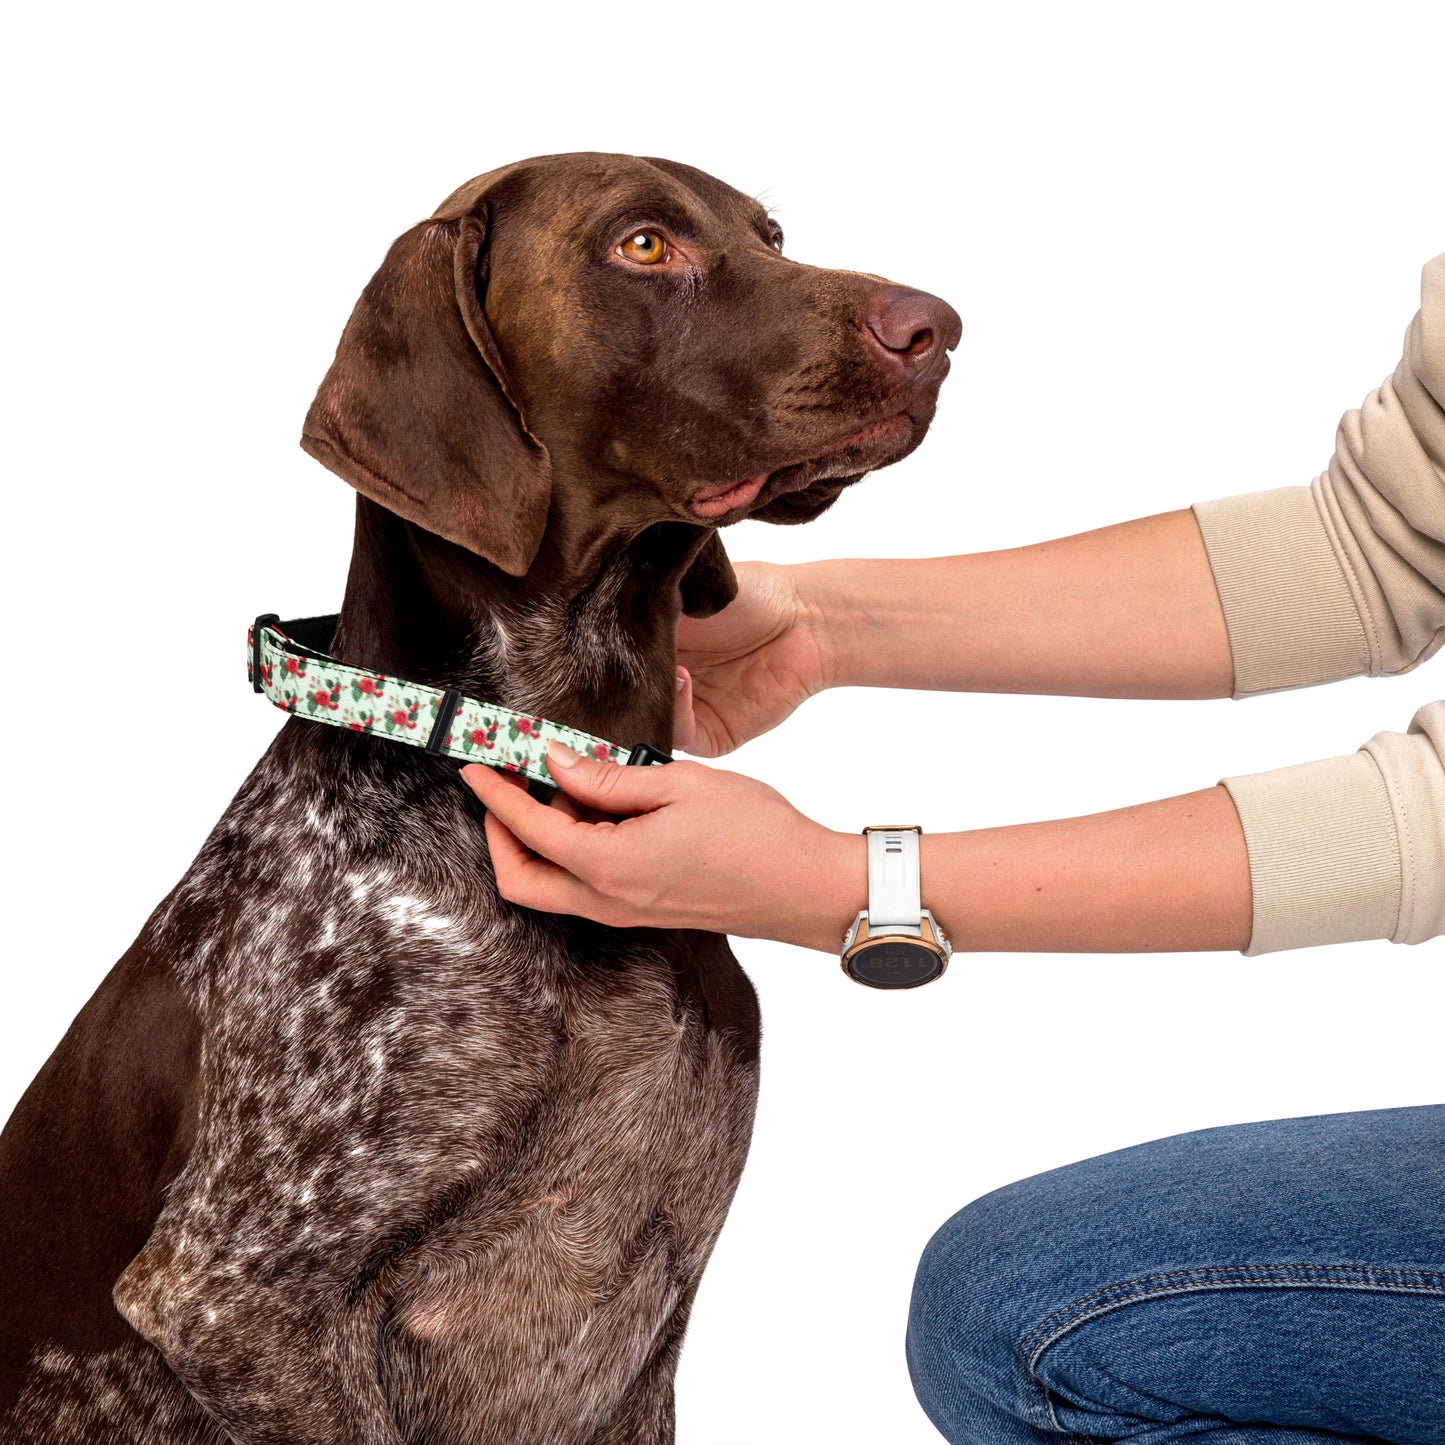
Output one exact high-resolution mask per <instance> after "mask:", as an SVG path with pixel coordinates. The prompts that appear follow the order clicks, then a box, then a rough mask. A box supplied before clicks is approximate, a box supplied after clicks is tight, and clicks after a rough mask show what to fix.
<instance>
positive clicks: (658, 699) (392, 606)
mask: <svg viewBox="0 0 1445 1445" xmlns="http://www.w3.org/2000/svg"><path fill="white" fill-rule="evenodd" d="M651 530H652V531H653V532H658V531H659V529H656V528H654V529H651ZM682 530H684V529H677V532H678V533H679V535H675V536H668V535H664V534H659V535H658V536H647V537H645V538H644V537H634V538H627V537H617V538H615V539H611V542H610V545H606V546H602V547H599V548H598V549H596V556H597V558H598V559H599V560H597V561H595V562H594V564H593V571H592V573H591V575H589V576H587V577H578V576H568V575H566V572H565V570H563V569H558V568H556V567H547V566H545V565H544V566H543V567H540V568H538V567H534V568H533V571H532V573H530V574H529V575H528V577H526V578H521V579H518V578H513V577H509V576H507V575H506V574H505V573H503V572H501V571H500V570H499V569H497V568H496V567H493V566H492V565H491V564H489V563H487V562H485V561H484V560H483V559H482V558H480V557H478V556H476V555H475V554H473V553H471V552H469V551H467V550H466V549H465V548H463V547H459V546H457V545H456V544H455V543H452V542H448V541H446V540H445V539H444V538H441V537H438V536H436V535H435V534H434V533H431V532H428V531H426V530H425V529H424V528H422V527H419V526H417V525H416V524H415V523H412V522H407V521H404V520H402V519H401V518H400V517H397V516H396V515H395V514H394V513H392V512H389V511H387V510H386V509H385V508H383V507H380V506H378V505H377V504H376V503H374V502H371V501H370V500H368V499H367V498H366V497H358V498H357V513H356V537H355V542H354V545H353V549H352V556H351V569H350V572H349V574H348V576H347V581H346V594H345V599H344V601H343V603H342V607H341V616H340V621H339V623H338V625H337V630H336V638H335V642H334V644H333V648H332V651H333V652H335V654H336V655H337V656H338V657H341V658H343V659H344V660H345V661H347V662H352V663H355V664H357V665H359V666H362V667H367V668H372V669H375V670H376V671H377V672H378V673H384V674H386V675H387V676H390V677H404V678H407V679H409V680H411V681H414V682H421V683H427V684H429V685H431V686H434V687H455V688H458V689H460V690H461V691H462V692H463V693H465V694H466V695H467V696H470V697H477V698H485V699H487V700H489V701H494V702H499V703H502V704H503V705H505V706H507V707H511V708H515V709H517V710H518V711H522V712H530V713H533V714H536V715H538V716H542V717H547V718H551V719H552V720H553V721H555V722H560V723H566V724H568V725H570V726H572V727H577V728H581V729H583V730H584V731H586V732H591V733H596V734H598V735H599V736H601V737H605V738H609V739H611V740H612V741H613V742H616V743H618V744H620V745H621V746H624V747H631V746H633V745H634V744H636V743H641V742H646V743H651V744H652V745H653V746H654V747H660V748H669V747H670V746H671V739H672V715H673V704H674V700H675V697H676V687H675V684H674V681H673V677H674V668H675V656H676V653H675V641H674V639H675V635H676V628H677V615H678V579H679V577H680V576H681V573H682V571H683V570H684V568H685V566H686V564H687V561H688V560H690V555H691V552H692V551H695V550H696V547H695V543H693V542H692V539H690V538H684V537H682V536H681V535H680V533H681V531H682ZM686 530H688V531H692V530H694V529H686ZM669 554H672V555H669Z"/></svg>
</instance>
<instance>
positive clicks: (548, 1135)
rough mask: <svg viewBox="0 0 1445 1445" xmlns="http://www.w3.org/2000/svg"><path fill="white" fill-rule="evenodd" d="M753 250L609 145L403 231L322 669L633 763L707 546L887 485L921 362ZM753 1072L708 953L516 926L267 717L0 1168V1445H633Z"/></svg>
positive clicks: (878, 294) (359, 338)
mask: <svg viewBox="0 0 1445 1445" xmlns="http://www.w3.org/2000/svg"><path fill="white" fill-rule="evenodd" d="M781 252H782V235H781V233H780V231H779V230H778V227H777V226H776V225H775V224H774V223H773V222H772V221H771V220H770V219H769V217H768V216H767V214H766V212H765V211H764V210H763V208H762V207H761V206H759V205H758V204H757V203H756V202H754V201H752V200H750V199H749V198H748V197H746V196H744V195H741V194H740V193H739V192H737V191H734V190H732V189H731V188H729V187H728V186H725V185H723V184H722V183H720V182H719V181H716V180H714V179H712V178H711V177H710V176H707V175H705V174H703V173H702V172H701V171H697V170H694V169H692V168H691V167H689V166H684V165H678V164H676V163H674V162H671V161H662V160H643V159H638V158H635V157H630V156H614V155H591V154H584V155H569V156H551V157H545V158H542V159H537V160H530V161H524V162H521V163H519V164H517V165H513V166H509V167H506V168H505V169H503V170H498V171H493V172H491V173H490V174H488V175H484V176H480V177H478V178H477V179H475V180H472V181H469V182H468V183H467V184H466V185H464V186H463V187H461V189H460V190H458V191H456V192H454V193H453V194H452V195H451V196H450V197H449V198H448V199H447V200H446V201H445V202H444V203H443V204H442V206H441V208H440V209H439V210H438V211H437V212H436V213H435V215H433V216H432V217H431V219H429V220H427V221H424V222H422V223H421V224H420V225H417V226H414V227H413V228H412V229H411V230H409V231H408V232H406V234H405V235H403V236H402V237H401V238H400V239H399V240H398V241H397V242H396V243H395V244H394V245H393V246H392V248H391V250H390V252H389V253H388V254H387V257H386V259H385V261H384V262H383V263H382V266H381V269H380V270H379V271H378V272H377V273H376V276H375V277H374V278H373V279H372V281H371V283H370V284H369V285H368V286H367V288H366V290H365V291H364V292H363V293H362V297H361V300H360V301H359V302H358V304H357V306H356V309H355V311H354V312H353V314H352V316H351V320H350V322H349V324H348V325H347V327H346V330H345V333H344V335H343V336H342V338H341V343H340V345H339V347H338V348H337V353H336V360H335V363H334V364H333V365H332V367H331V370H330V371H329V372H328V373H327V375H326V378H325V380H324V381H323V382H322V384H321V388H320V391H319V393H318V394H317V397H316V400H315V403H314V404H313V406H312V408H311V411H310V414H309V415H308V417H307V419H306V425H305V429H304V436H303V439H302V445H303V446H304V447H305V449H306V450H307V451H308V452H309V453H310V454H311V455H312V456H314V457H316V458H318V459H319V460H320V461H322V462H324V463H325V465H326V466H328V467H330V468H331V469H332V470H333V471H335V472H338V473H339V474H340V475H341V476H342V477H344V478H345V479H346V480H347V481H348V482H350V483H351V484H352V485H353V486H354V487H355V488H356V489H357V491H358V492H359V493H360V496H359V497H358V499H357V515H356V535H355V549H354V553H353V556H352V562H351V569H350V574H349V576H348V578H347V583H346V592H345V599H344V605H343V609H342V612H341V620H340V624H339V626H338V629H337V635H336V639H335V643H334V646H333V649H332V650H333V651H334V652H336V653H337V654H338V655H339V656H341V657H342V658H344V659H347V660H349V661H352V662H355V663H358V664H360V665H362V666H365V667H368V668H372V669H375V670H377V671H378V672H382V673H385V674H387V675H395V676H404V677H406V678H408V679H411V680H414V681H418V682H422V683H428V684H432V685H436V686H452V687H456V688H459V689H460V690H461V691H463V692H464V693H467V694H469V695H471V696H474V697H483V698H489V699H493V700H496V701H499V702H501V703H503V704H506V705H509V706H514V707H516V708H520V709H527V710H529V711H535V712H536V713H538V714H544V715H546V716H548V717H550V718H554V719H557V720H560V721H562V722H565V723H568V724H571V725H573V726H576V727H579V728H583V729H586V730H588V731H591V732H595V733H598V734H601V735H602V736H604V737H607V738H611V739H614V740H617V741H618V742H620V743H624V744H633V743H638V742H648V743H651V744H653V745H656V746H658V747H666V746H667V745H668V743H669V740H670V738H671V731H672V709H673V698H674V686H673V670H674V650H673V649H674V641H673V640H674V633H675V627H676V621H677V616H678V611H679V608H680V607H681V608H683V609H686V610H687V611H688V612H689V613H692V614H693V615H706V614H708V613H710V612H713V611H715V610H717V609H718V608H720V607H722V606H724V605H725V604H726V603H727V602H728V601H729V600H730V598H731V597H732V596H733V594H734V591H735V582H734V579H733V576H732V572H731V569H730V568H729V566H728V561H727V557H726V555H725V553H724V551H723V549H722V546H721V544H720V542H719V540H718V536H717V528H718V527H719V526H723V525H726V524H728V523H731V522H734V521H737V520H738V519H740V518H742V517H745V516H752V517H761V518H764V519H766V520H768V521H774V522H801V521H806V520H808V519H809V518H811V517H814V516H816V515H817V514H818V513H819V512H821V511H822V510H823V509H824V508H825V507H827V506H829V505H830V504H831V503H832V502H833V501H834V499H835V498H836V497H837V496H838V494H839V493H840V492H841V491H842V490H843V489H844V488H845V487H846V486H848V485H849V484H850V483H852V482H854V481H856V480H857V479H858V478H859V477H861V476H862V475H863V474H864V473H866V472H868V471H870V470H872V469H873V468H876V467H879V466H883V465H886V464H887V463H889V462H892V461H896V460H897V459H898V458H899V457H902V456H904V455H905V454H907V453H908V452H910V451H911V450H912V449H913V448H914V447H915V446H917V445H918V443H919V441H920V440H921V439H922V437H923V434H924V432H925V431H926V429H927V427H928V424H929V421H930V420H931V418H932V415H933V410H934V405H935V401H936V397H937V392H938V386H939V383H940V381H941V380H942V378H943V375H944V373H945V371H946V370H947V366H948V359H947V352H948V351H949V349H950V348H952V347H953V346H954V345H956V343H957V341H958V335H959V321H958V317H957V316H956V315H955V314H954V312H953V311H952V310H951V309H950V308H949V307H948V306H947V305H945V304H944V303H943V302H942V301H939V300H937V299H936V298H934V297H932V296H928V295H925V294H923V293H920V292H917V291H910V290H906V289H904V288H903V287H900V286H895V285H892V284H890V283H888V282H886V281H883V280H881V279H879V278H878V277H876V276H867V275H860V274H856V273H853V272H846V271H828V270H819V269H816V268H813V267H809V266H803V265H799V264H798V263H796V262H794V261H791V260H788V259H786V258H785V257H784V256H783V255H782V254H781ZM243 695H244V694H242V693H241V691H240V689H239V687H238V689H237V698H238V706H239V705H242V704H241V703H240V701H239V699H240V697H241V696H243ZM757 1051H758V1012H757V1004H756V999H755V996H754V993H753V990H752V987H751V985H750V984H749V982H748V980H747V978H746V976H745V975H744V974H743V972H742V971H741V969H740V968H739V967H738V965H737V963H736V961H735V960H734V958H733V956H732V954H731V952H730V951H729V949H728V945H727V941H726V940H725V939H724V938H722V937H718V936H715V935H711V934H703V933H689V932H677V931H665V930H649V929H629V930H613V929H607V928H603V927H600V926H597V925H594V924H592V923H589V922H586V921H584V920H580V919H575V918H564V917H553V916H549V915H540V914H533V913H530V912H527V911H525V910H522V909H519V908H516V907H513V906H512V905H509V904H507V903H505V902H504V901H502V900H501V899H500V898H499V897H498V895H497V892H496V888H495V885H494V881H493V877H492V873H491V868H490V864H489V861H488V857H487V850H486V844H485V835H484V831H483V828H482V816H481V809H480V807H479V805H478V804H477V802H476V800H475V799H474V798H473V797H472V795H471V793H470V792H469V791H468V790H467V789H466V788H465V787H463V786H461V785H460V783H459V781H458V779H457V777H456V765H455V764H454V763H452V762H449V761H448V760H447V759H446V758H444V757H436V756H433V755H430V754H428V753H426V752H425V751H423V750H421V749H416V748H401V747H397V746H395V744H394V743H393V742H391V741H389V740H387V739H386V738H385V737H384V736H372V735H370V734H364V733H357V732H349V731H346V730H344V729H340V730H338V729H333V728H324V727H316V726H313V725H312V724H311V723H310V722H309V721H308V720H307V719H306V717H305V715H304V713H303V714H302V715H301V716H297V717H293V718H290V719H288V720H287V722H286V723H285V725H284V726H283V727H282V728H281V730H280V732H279V733H278V735H277V737H276V739H275V741H274V742H273V743H272V745H271V746H270V747H269V748H268V749H267V751H266V753H265V755H264V756H263V757H262V759H261V760H260V762H259V763H258V764H257V766H256V768H255V770H254V771H253V772H252V773H251V775H250V777H249V778H248V779H247V780H246V782H245V783H244V784H243V786H242V787H241V790H240V791H239V792H238V793H237V794H236V797H235V799H234V801H233V802H232V803H231V805H230V806H229V807H228V808H227V810H226V812H225V815H224V816H223V817H222V818H221V820H220V822H219V823H218V824H217V825H216V828H215V830H214V832H212V834H211V835H210V837H209V838H208V839H207V840H206V843H205V846H204V847H203V848H202V849H201V852H200V855H199V856H198V857H197V859H196V860H195V862H194V863H193V864H192V865H191V867H190V869H189V870H188V871H187V873H186V874H185V876H184V877H183V878H182V879H181V881H180V883H179V884H177V886H176V887H175V889H174V890H173V891H172V892H171V894H170V896H169V897H168V898H166V899H165V901H164V902H163V903H162V904H161V905H160V907H159V908H157V910H156V911H155V913H154V914H153V915H152V916H151V918H150V919H149V920H148V922H147V923H146V925H145V927H144V928H143V929H142V931H141V934H140V936H139V937H138V938H137V939H136V941H135V943H134V944H133V945H132V946H131V948H130V949H129V951H128V952H127V953H126V954H125V956H124V957H123V958H122V959H121V960H120V962H119V963H118V964H117V965H116V967H115V968H114V970H113V971H112V972H111V974H110V975H109V977H108V978H107V979H106V980H105V982H104V983H103V984H102V985H101V986H100V988H99V990H98V991H97V992H96V994H95V996H94V997H93V998H92V999H91V1001H90V1002H89V1003H88V1004H87V1005H86V1007H85V1008H84V1010H83V1011H82V1012H81V1014H80V1016H79V1017H78V1018H77V1019H76V1021H75V1023H74V1025H73V1026H72V1027H71V1029H70V1031H69V1033H68V1034H67V1035H66V1036H65V1039H64V1040H63V1041H62V1042H61V1044H60V1046H59V1047H58V1049H57V1050H56V1052H55V1053H54V1055H53V1056H52V1057H51V1059H50V1060H49V1062H48V1063H47V1064H46V1065H45V1067H44V1069H43V1070H42V1071H41V1073H40V1075H39V1077H38V1078H37V1079H36V1080H35V1082H34V1084H33V1085H32V1086H31V1088H30V1089H29V1091H28V1092H27V1093H26V1095H25V1097H24V1099H23V1100H22V1101H21V1103H20V1105H19V1107H18V1108H17V1109H16V1111H15V1113H14V1116H13V1117H12V1118H11V1120H10V1122H9V1124H8V1126H7V1127H6V1130H5V1133H4V1135H3V1138H0V1249H3V1252H4V1262H3V1268H0V1436H3V1439H4V1440H5V1441H7V1442H12V1445H18V1442H22V1441H23V1442H29V1445H55V1442H65V1445H92V1442H101V1441H104V1442H121V1441H125V1442H140V1441H144V1442H166V1445H179V1442H185V1445H202V1442H206V1445H212V1442H223V1441H228V1440H229V1441H236V1442H242V1445H262V1442H267V1445H282V1442H285V1445H322V1442H325V1445H343V1442H344V1445H400V1442H404V1441H405V1442H427V1445H462V1442H467V1445H660V1442H665V1441H670V1440H671V1439H672V1438H673V1374H674V1370H675V1368H676V1364H677V1357H678V1349H679V1346H680V1343H681V1340H682V1335H683V1329H684V1326H685V1324H686V1321H687V1315H688V1309H689V1307H690V1305H691V1303H692V1299H693V1295H694V1292H695V1290H696V1288H697V1284H698V1279H699V1276H700V1275H701V1273H702V1269H703V1265H704V1264H705V1262H706V1260H707V1257H708V1254H709V1252H710V1251H711V1249H712V1246H713V1243H714V1241H715V1240H716V1238H717V1235H718V1231H719V1229H720V1228H721V1226H722V1222H723V1217H724V1215H725V1214H726V1212H727V1208H728V1204H729V1202H730V1200H731V1197H732V1194H733V1190H734V1188H735V1186H736V1184H737V1181H738V1176H739V1173H740V1171H741V1169H742V1167H743V1160H744V1157H745V1155H746V1153H747V1148H748V1139H749V1133H750V1129H751V1124H752V1116H753V1103H754V1096H755V1090H756V1087H757Z"/></svg>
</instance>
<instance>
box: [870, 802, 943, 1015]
mask: <svg viewBox="0 0 1445 1445" xmlns="http://www.w3.org/2000/svg"><path fill="white" fill-rule="evenodd" d="M922 834H923V829H922V828H918V827H902V828H864V830H863V836H864V837H865V838H867V840H868V906H867V908H865V909H864V910H863V911H862V912H861V913H860V914H859V915H858V916H857V918H855V919H854V920H853V926H852V927H851V928H850V929H849V930H848V932H847V933H846V934H844V936H843V972H844V973H846V974H847V975H848V977H849V978H851V979H853V980H854V982H856V983H864V984H867V985H868V987H869V988H917V987H918V986H919V985H920V984H924V983H932V982H933V980H934V979H936V978H942V977H943V971H944V969H946V968H947V967H948V959H949V955H950V954H951V953H952V952H953V945H952V944H950V943H949V941H948V939H947V938H946V937H945V936H944V932H943V930H942V929H941V928H940V927H939V926H938V923H937V921H936V920H935V919H934V917H933V915H932V914H931V913H930V912H929V911H928V910H927V909H926V908H925V907H924V906H923V894H922V885H921V882H920V878H919V868H918V840H919V838H920V837H921V836H922Z"/></svg>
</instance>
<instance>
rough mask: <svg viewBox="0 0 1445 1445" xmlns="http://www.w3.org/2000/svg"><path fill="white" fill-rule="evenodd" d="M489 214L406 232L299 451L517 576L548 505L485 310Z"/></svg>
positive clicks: (537, 454)
mask: <svg viewBox="0 0 1445 1445" xmlns="http://www.w3.org/2000/svg"><path fill="white" fill-rule="evenodd" d="M487 228H488V220H487V214H486V207H485V206H484V205H483V206H478V207H477V208H476V210H474V211H472V212H470V213H469V214H465V215H461V216H454V217H451V218H448V219H442V220H439V219H436V218H433V219H432V220H430V221H423V222H422V223H421V225H419V226H414V227H413V228H412V229H411V230H410V231H408V232H407V233H406V234H405V235H403V236H401V237H399V238H398V239H397V240H396V242H395V243H394V244H393V246H392V248H391V250H390V251H388V252H387V255H386V260H385V261H383V262H382V263H381V269H380V270H379V271H377V273H376V275H375V276H373V277H372V278H371V281H370V283H369V284H368V285H367V288H366V290H365V291H363V292H362V293H361V299H360V300H359V301H358V302H357V303H356V309H355V310H354V311H353V312H352V313H351V319H350V321H348V322H347V323H346V330H345V331H344V332H343V333H342V336H341V342H340V344H339V345H338V346H337V348H336V360H335V361H333V362H332V364H331V370H330V371H328V372H327V373H326V377H325V379H324V380H323V381H322V383H321V387H320V389H319V390H318V391H317V393H316V400H315V401H314V402H312V404H311V410H310V411H309V412H308V413H307V416H306V423H305V426H304V427H303V428H302V435H301V445H302V447H303V448H304V449H305V450H306V451H307V452H308V453H309V454H310V455H311V456H313V457H315V458H316V459H317V461H319V462H321V463H322V464H323V465H325V466H327V467H330V468H331V470H332V471H333V472H335V473H336V474H337V475H338V476H341V477H343V478H345V480H346V481H348V482H350V483H351V485H352V486H353V487H355V488H356V489H357V490H358V491H359V492H362V493H364V494H365V495H366V496H368V497H370V498H371V499H372V500H373V501H375V502H379V503H380V504H381V505H382V506H384V507H387V508H389V509H390V510H391V511H393V512H396V513H397V514H398V515H400V516H402V517H405V518H407V519H408V520H409V521H412V522H416V523H418V524H419V525H420V526H423V527H425V528H426V529H427V530H428V531H430V532H435V533H436V534H437V535H438V536H441V537H445V538H446V539H447V540H448V541H451V542H456V543H458V544H459V545H460V546H463V547H466V548H467V549H468V550H469V551H472V552H475V553H477V554H478V555H479V556H482V557H485V558H486V559H487V560H488V561H489V562H492V563H494V564H495V565H496V566H498V567H500V568H501V569H502V570H503V571H504V572H508V573H510V574H511V575H512V576H514V577H520V576H522V575H523V574H524V573H525V572H526V571H527V569H528V568H529V567H530V566H531V565H532V560H533V558H534V557H535V556H536V554H537V547H538V545H539V544H540V542H541V540H542V532H543V530H544V528H545V527H546V523H547V510H548V506H549V505H550V502H551V493H552V469H551V461H550V459H549V457H548V455H547V451H546V449H545V448H544V447H543V446H542V445H541V443H540V442H538V441H537V439H536V438H535V437H533V436H531V435H530V434H529V433H528V431H527V428H526V422H525V420H524V419H523V417H522V415H521V413H520V411H519V410H518V408H517V406H516V405H515V394H514V393H513V391H512V388H511V386H510V384H509V382H508V379H507V373H506V366H505V363H504V361H503V359H502V356H501V353H500V351H499V350H498V347H497V342H496V338H495V337H494V336H493V335H492V330H491V327H490V326H489V325H488V324H487V318H486V314H485V312H484V310H483V306H482V295H483V292H484V290H485V287H486V274H487V247H486V241H487Z"/></svg>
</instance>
